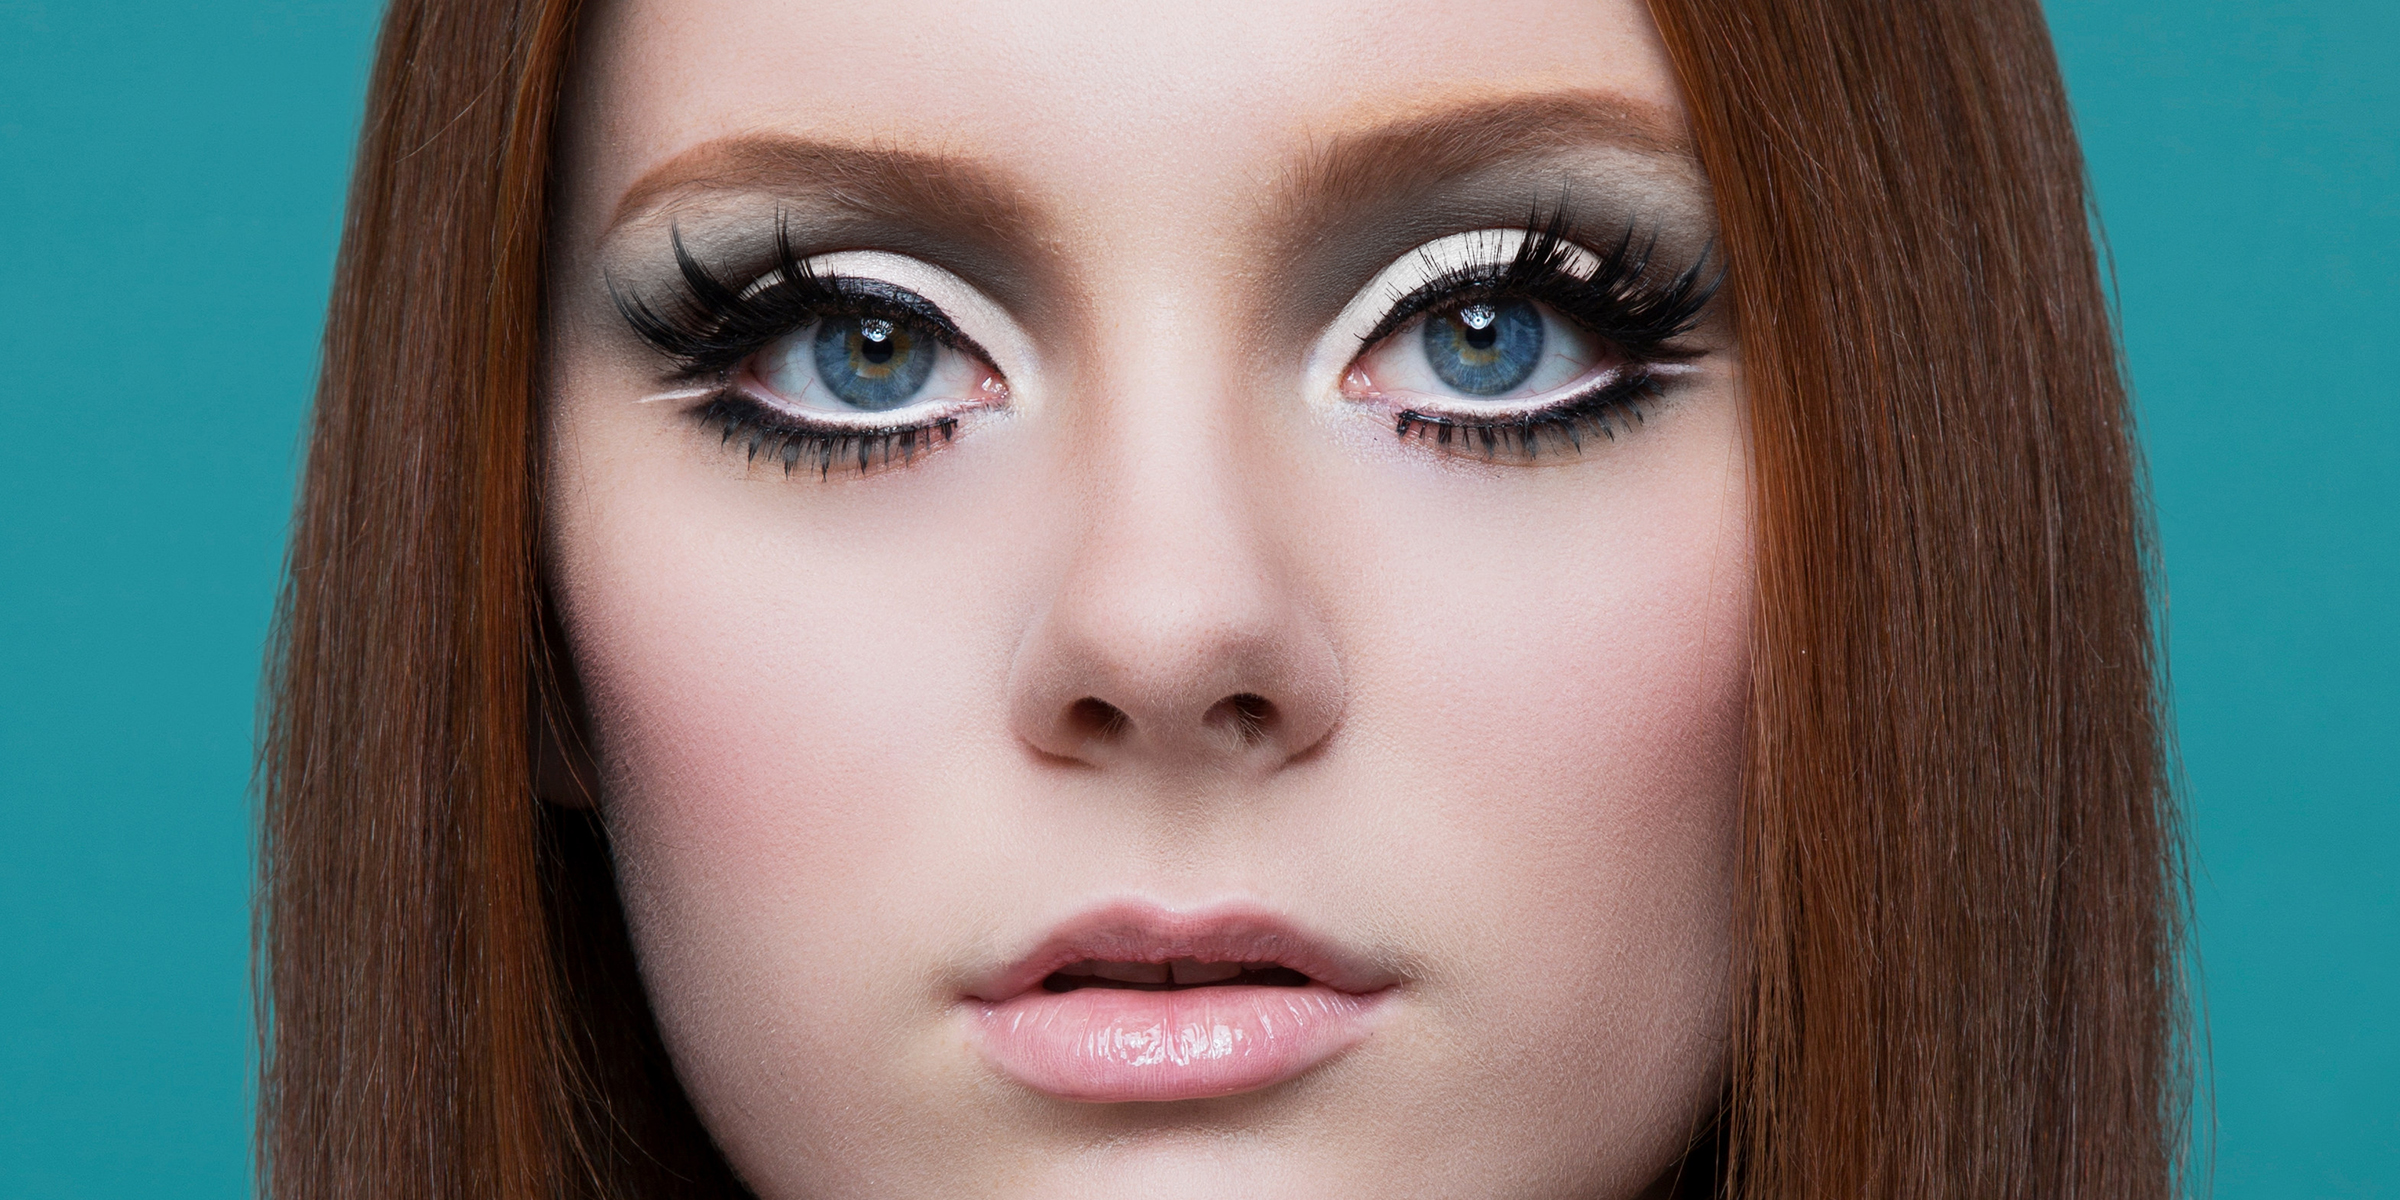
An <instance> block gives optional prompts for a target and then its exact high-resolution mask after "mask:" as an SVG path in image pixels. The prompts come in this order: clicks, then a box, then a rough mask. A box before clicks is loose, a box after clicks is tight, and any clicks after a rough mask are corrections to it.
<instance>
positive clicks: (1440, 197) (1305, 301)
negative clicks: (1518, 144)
mask: <svg viewBox="0 0 2400 1200" xmlns="http://www.w3.org/2000/svg"><path fill="white" fill-rule="evenodd" d="M1683 161H1684V160H1680V159H1668V158H1663V157H1662V156H1657V155H1651V154H1646V153H1642V152H1639V151H1632V150H1625V149H1620V148H1616V147H1606V148H1594V149H1593V150H1592V151H1591V152H1588V153H1576V152H1568V153H1546V154H1542V155H1538V156H1529V157H1527V158H1524V159H1514V160H1501V161H1499V162H1495V163H1491V164H1488V165H1486V166H1484V167H1482V168H1480V169H1478V170H1475V171H1473V172H1471V173H1467V174H1462V175H1455V176H1450V177H1446V178H1435V179H1427V180H1423V181H1420V182H1417V183H1415V184H1413V185H1410V186H1406V187H1395V188H1393V189H1390V190H1388V191H1385V192H1382V193H1380V194H1377V195H1374V196H1372V197H1370V198H1366V199H1364V200H1360V201H1354V202H1352V203H1351V204H1349V205H1347V206H1345V207H1344V209H1342V210H1340V211H1333V212H1326V213H1322V214H1320V215H1318V216H1317V217H1316V218H1315V219H1314V220H1313V221H1311V222H1309V223H1307V224H1304V225H1300V226H1297V227H1295V228H1294V229H1292V230H1290V231H1289V234H1290V236H1291V239H1292V240H1291V242H1290V244H1289V245H1288V246H1287V247H1286V248H1284V249H1283V250H1282V255H1283V257H1284V258H1285V259H1286V260H1287V261H1286V262H1285V264H1284V267H1283V269H1282V277H1283V279H1284V281H1285V284H1286V286H1285V287H1284V288H1282V289H1280V290H1279V292H1278V294H1277V295H1276V296H1275V297H1274V298H1273V303H1272V305H1271V306H1270V308H1269V309H1268V310H1267V311H1265V312H1263V313H1262V316H1263V317H1264V318H1265V320H1266V321H1267V322H1269V323H1272V324H1277V325H1286V326H1289V325H1304V326H1308V327H1318V326H1322V325H1323V324H1325V323H1326V322H1328V321H1330V320H1332V319H1333V317H1334V316H1335V314H1337V313H1339V312H1340V311H1341V309H1342V307H1343V306H1344V305H1346V304H1348V303H1349V302H1350V300H1351V298H1352V297H1354V296H1356V295H1357V294H1358V291H1359V289H1360V288H1362V287H1365V286H1366V285H1367V283H1368V282H1369V281H1370V280H1372V279H1373V278H1374V277H1375V276H1376V275H1377V274H1378V273H1379V272H1381V271H1382V270H1383V269H1384V268H1386V267H1388V266H1390V265H1391V264H1392V263H1394V262H1396V261H1398V260H1399V259H1400V258H1401V257H1402V256H1403V255H1405V254H1407V253H1408V252H1409V251H1411V250H1414V249H1416V248H1417V247H1420V246H1423V245H1425V244H1427V243H1429V242H1432V241H1434V240H1436V239H1439V238H1442V237H1447V236H1449V235H1452V234H1457V233H1464V232H1468V231H1470V230H1476V229H1524V228H1541V227H1542V226H1544V225H1546V224H1548V223H1550V222H1551V221H1552V220H1554V219H1555V220H1556V221H1558V222H1559V224H1560V225H1561V226H1563V227H1564V228H1565V229H1567V230H1569V231H1570V232H1571V237H1572V238H1573V239H1578V240H1581V241H1584V242H1586V243H1587V244H1590V245H1591V246H1592V248H1594V249H1599V250H1606V249H1607V248H1608V246H1609V245H1612V244H1614V243H1615V242H1616V241H1617V239H1619V238H1621V237H1631V238H1632V239H1633V240H1634V242H1635V243H1636V244H1637V245H1639V246H1648V247H1652V261H1653V262H1655V263H1656V264H1657V266H1658V267H1659V268H1662V269H1664V270H1666V271H1669V272H1673V271H1679V270H1682V269H1683V268H1685V267H1688V266H1690V265H1691V264H1693V263H1695V262H1697V261H1699V260H1700V259H1701V258H1702V257H1703V256H1704V255H1707V254H1710V253H1712V252H1713V248H1714V244H1715V235H1716V225H1715V216H1714V212H1713V210H1712V208H1711V205H1710V199H1709V195H1708V190H1707V186H1706V184H1705V183H1704V182H1703V181H1702V180H1701V178H1700V177H1699V175H1698V173H1697V170H1696V168H1695V169H1688V170H1687V169H1684V168H1683V167H1682V166H1681V164H1682V162H1683Z"/></svg>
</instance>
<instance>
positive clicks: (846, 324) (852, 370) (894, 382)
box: [747, 313, 999, 416]
mask: <svg viewBox="0 0 2400 1200" xmlns="http://www.w3.org/2000/svg"><path fill="white" fill-rule="evenodd" d="M749 374H750V375H751V377H752V378H751V379H750V380H749V381H747V382H749V384H750V387H749V389H748V390H751V391H754V392H756V393H759V396H758V398H759V399H760V400H762V401H765V402H766V403H768V404H770V405H772V406H774V407H777V408H781V409H783V410H785V411H787V412H792V413H794V414H806V415H810V416H815V415H818V414H826V415H834V414H866V413H888V412H893V411H895V410H899V409H905V408H913V407H919V406H932V405H937V404H944V403H949V402H958V401H972V400H978V399H985V398H988V397H989V395H990V393H991V391H992V389H993V388H994V387H996V386H998V383H999V375H998V373H997V372H996V371H994V370H993V369H992V368H991V367H990V365H988V364H986V363H984V362H982V361H981V360H980V359H978V358H977V357H976V356H975V355H973V354H970V353H967V352H966V351H963V350H961V349H959V348H958V347H956V346H953V345H951V344H950V343H949V342H948V341H947V340H946V339H945V338H944V337H943V336H942V334H941V332H940V331H939V330H937V329H935V328H934V327H933V326H932V325H931V324H930V323H928V322H926V321H925V320H923V319H921V318H916V317H910V316H907V315H904V314H898V313H893V314H890V315H854V316H828V317H822V318H819V319H818V320H816V321H813V322H810V323H809V324H808V325H806V326H804V327H802V328H800V329H797V330H794V331H793V332H791V333H787V334H785V335H783V336H782V337H779V338H776V339H775V340H774V341H772V342H769V343H768V344H767V345H766V346H764V347H762V348H761V349H760V350H759V351H758V353H757V354H756V355H754V356H752V358H751V360H750V370H749Z"/></svg>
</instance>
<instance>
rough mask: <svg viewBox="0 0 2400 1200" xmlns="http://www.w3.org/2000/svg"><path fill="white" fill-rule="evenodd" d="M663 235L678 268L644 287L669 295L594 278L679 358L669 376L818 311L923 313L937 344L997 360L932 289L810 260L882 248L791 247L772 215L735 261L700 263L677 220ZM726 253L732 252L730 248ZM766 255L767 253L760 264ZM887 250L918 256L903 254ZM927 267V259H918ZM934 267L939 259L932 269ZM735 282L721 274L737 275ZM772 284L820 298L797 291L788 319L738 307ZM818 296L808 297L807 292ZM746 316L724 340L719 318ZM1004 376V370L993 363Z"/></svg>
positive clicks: (743, 350)
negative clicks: (764, 234) (766, 231)
mask: <svg viewBox="0 0 2400 1200" xmlns="http://www.w3.org/2000/svg"><path fill="white" fill-rule="evenodd" d="M668 241H669V244H670V245H671V246H672V248H673V254H674V258H675V263H676V268H677V276H676V278H675V280H674V281H673V282H672V283H670V284H665V285H659V284H653V285H651V287H650V288H645V289H642V290H644V291H650V290H653V289H657V288H660V287H662V286H663V287H664V289H665V290H667V291H668V292H669V293H670V295H669V296H667V297H666V298H664V300H663V302H661V303H658V304H655V305H654V304H653V303H652V302H651V299H650V298H649V297H645V296H643V295H640V294H637V293H636V292H635V291H634V290H632V289H629V288H625V287H621V286H620V285H619V284H618V283H617V281H616V279H615V278H614V276H613V275H610V274H607V273H604V274H603V280H604V282H605V283H606V285H607V288H608V292H609V295H610V297H611V299H612V300H613V301H614V303H615V308H616V309H617V312H618V314H619V315H620V316H621V317H622V318H623V319H624V320H625V321H626V322H627V324H629V325H630V326H631V327H632V329H633V332H634V334H635V335H636V336H637V337H639V338H640V339H641V340H642V341H643V342H645V343H646V344H648V345H649V346H650V347H651V348H652V349H654V350H656V351H658V352H660V353H662V354H664V355H665V356H666V357H667V358H668V359H670V360H671V361H675V362H677V363H678V364H679V369H678V370H677V371H676V372H675V374H674V377H676V378H680V379H693V378H700V377H704V376H707V375H710V374H714V373H717V372H720V371H727V370H732V369H734V368H735V367H738V366H739V365H740V363H741V362H743V361H744V360H746V359H747V358H748V357H749V356H750V355H752V354H755V353H757V352H758V350H760V349H762V348H764V347H765V346H767V345H768V344H770V343H772V342H773V341H774V340H775V339H776V338H779V337H784V336H788V335H790V334H791V333H794V332H797V331H799V330H801V329H805V328H807V327H808V325H809V323H810V322H811V321H813V320H818V319H822V318H823V317H824V316H826V315H877V316H896V317H901V318H903V319H913V320H917V321H922V322H923V323H925V324H926V325H927V326H929V327H930V329H931V331H932V333H933V334H934V337H935V339H936V340H937V341H939V342H941V343H942V344H943V345H945V346H947V347H949V348H951V349H953V350H957V351H961V352H964V353H967V354H971V355H973V356H975V357H976V358H977V359H978V360H980V361H982V362H983V363H984V364H985V365H986V366H988V367H990V368H992V369H993V370H994V371H1001V367H1000V365H999V360H998V358H997V357H995V356H994V355H993V354H992V353H991V351H990V350H989V349H987V348H986V347H985V346H984V345H983V344H982V343H981V342H980V341H978V340H977V339H976V338H975V337H973V336H972V335H970V334H968V333H967V332H966V331H965V330H964V329H962V328H961V327H960V325H959V323H958V321H957V320H956V319H955V318H954V317H952V316H951V315H950V313H949V312H948V311H947V310H946V309H944V308H943V306H942V305H941V304H940V303H938V302H937V301H935V300H933V299H932V298H931V297H928V296H926V295H924V294H923V293H922V292H921V291H919V290H918V289H915V288H912V287H909V286H907V285H905V284H901V283H898V282H895V281H892V280H887V279H882V278H878V277H876V276H874V275H870V274H858V273H853V272H851V271H849V270H844V269H840V268H836V269H834V270H830V271H824V272H822V273H820V271H819V270H818V269H817V265H818V264H822V263H827V262H828V261H830V260H838V259H840V258H841V257H843V256H844V255H847V254H853V253H864V254H888V253H890V252H888V251H821V252H816V253H810V254H801V253H799V252H797V251H796V250H795V249H794V247H793V244H792V241H791V238H790V230H789V228H788V226H785V225H781V224H779V225H778V227H777V230H776V235H775V241H774V245H773V249H772V250H771V251H768V252H766V253H765V254H764V255H763V256H762V254H761V253H760V252H757V251H751V252H749V253H747V254H742V255H739V256H738V260H746V261H737V262H736V263H735V264H732V265H728V264H725V263H722V262H720V263H713V264H712V263H709V262H707V261H705V260H704V259H703V257H702V256H701V255H699V254H696V253H694V252H692V250H691V248H690V247H689V246H688V245H687V244H686V242H685V241H684V239H683V235H682V231H681V229H680V228H676V227H670V228H669V230H668ZM727 257H737V256H732V255H729V256H727ZM761 257H765V258H766V259H767V260H768V261H766V262H765V263H763V264H762V263H760V262H759V261H758V260H759V259H760V258H761ZM892 257H894V258H898V259H904V260H910V261H917V260H913V259H910V256H907V255H898V254H894V255H892ZM926 265H927V266H928V267H930V266H931V264H926ZM932 269H933V270H935V271H937V272H939V271H940V269H939V268H932ZM945 274H946V273H945ZM745 277H746V280H745V281H744V282H742V283H739V284H734V283H731V282H728V279H729V278H730V279H745ZM778 285H786V286H792V287H800V288H814V289H821V290H823V291H824V292H827V293H830V297H829V298H830V301H831V302H830V303H825V302H822V301H824V300H826V299H828V297H810V296H805V295H803V296H801V297H799V298H798V299H797V301H794V302H792V303H797V304H799V305H802V306H805V308H804V310H803V311H804V313H805V316H806V317H807V318H808V319H806V320H801V319H794V318H797V317H799V316H801V315H803V314H802V313H801V312H795V313H788V314H775V315H772V316H768V315H764V314H760V313H758V312H757V311H756V309H755V308H752V309H751V310H750V311H747V312H745V311H744V306H756V305H762V304H773V303H775V301H774V300H773V299H772V298H771V297H769V293H771V292H773V291H774V290H775V288H776V287H777V286H778ZM812 300H817V301H820V302H818V303H814V304H811V303H810V301H812ZM744 321H748V322H749V323H750V324H751V325H752V328H750V329H748V330H745V331H743V332H742V333H741V334H740V335H738V336H734V337H732V338H731V339H730V340H726V335H728V334H729V330H728V329H727V326H728V324H731V325H734V326H737V327H738V326H739V325H740V324H742V323H744ZM1002 374H1003V376H1004V377H1005V372H1002Z"/></svg>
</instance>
